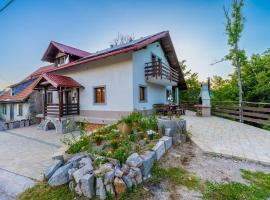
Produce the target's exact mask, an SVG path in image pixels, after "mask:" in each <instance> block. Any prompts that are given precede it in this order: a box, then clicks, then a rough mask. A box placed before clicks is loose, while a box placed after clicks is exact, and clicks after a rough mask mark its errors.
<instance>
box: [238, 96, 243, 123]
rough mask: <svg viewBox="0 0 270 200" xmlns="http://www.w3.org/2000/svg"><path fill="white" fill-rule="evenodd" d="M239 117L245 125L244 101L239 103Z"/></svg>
mask: <svg viewBox="0 0 270 200" xmlns="http://www.w3.org/2000/svg"><path fill="white" fill-rule="evenodd" d="M239 117H240V122H241V123H243V101H239Z"/></svg>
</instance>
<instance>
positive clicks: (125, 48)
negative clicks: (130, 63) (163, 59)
mask: <svg viewBox="0 0 270 200" xmlns="http://www.w3.org/2000/svg"><path fill="white" fill-rule="evenodd" d="M168 35H169V32H168V31H163V32H160V33H157V34H154V35H151V36H148V37H145V38H143V39H138V42H131V44H130V45H123V47H122V48H112V51H109V50H108V51H105V52H104V53H99V52H97V53H93V54H91V55H89V56H86V57H84V58H81V59H79V60H76V61H74V62H71V63H68V64H65V65H61V66H59V67H57V68H54V69H52V70H51V71H50V72H53V71H58V70H61V69H66V68H70V67H72V66H76V65H79V64H83V63H87V62H91V61H94V60H98V59H102V58H107V57H110V56H115V55H118V54H121V53H127V52H130V51H135V50H139V49H141V48H143V47H145V46H147V45H148V44H151V43H153V42H156V41H158V40H160V39H161V38H164V37H165V36H168ZM120 47H121V46H120Z"/></svg>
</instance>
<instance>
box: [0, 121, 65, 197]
mask: <svg viewBox="0 0 270 200" xmlns="http://www.w3.org/2000/svg"><path fill="white" fill-rule="evenodd" d="M62 138H63V134H56V133H55V131H54V130H52V131H46V132H45V131H41V130H37V127H36V126H31V127H25V128H19V129H13V130H8V131H1V132H0V180H1V181H0V199H1V200H2V199H8V200H9V199H12V198H15V195H17V194H18V193H20V192H22V191H24V190H25V189H26V188H28V187H30V186H32V185H33V184H34V182H35V180H41V179H42V174H43V172H44V171H45V170H46V169H47V167H48V166H49V165H50V164H51V163H52V160H51V156H52V154H53V153H54V152H55V151H57V149H58V148H60V147H61V145H62V142H61V139H62Z"/></svg>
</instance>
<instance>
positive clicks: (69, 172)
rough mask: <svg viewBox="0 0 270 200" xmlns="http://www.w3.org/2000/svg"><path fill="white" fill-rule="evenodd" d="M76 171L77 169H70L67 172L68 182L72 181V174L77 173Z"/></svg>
mask: <svg viewBox="0 0 270 200" xmlns="http://www.w3.org/2000/svg"><path fill="white" fill-rule="evenodd" d="M77 170H78V169H77V168H71V169H69V170H68V177H69V180H72V179H73V173H74V172H75V171H77Z"/></svg>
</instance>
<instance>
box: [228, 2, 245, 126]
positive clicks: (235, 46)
mask: <svg viewBox="0 0 270 200" xmlns="http://www.w3.org/2000/svg"><path fill="white" fill-rule="evenodd" d="M243 6H244V0H233V2H232V12H231V13H229V11H228V10H227V9H226V8H225V7H224V14H225V17H226V34H227V35H228V45H229V46H230V51H229V54H228V55H226V56H225V59H226V60H230V61H231V62H232V65H233V66H234V67H235V68H236V70H237V85H238V93H239V94H238V95H239V108H240V109H239V110H240V114H239V115H240V122H243V115H242V113H243V107H242V106H243V90H242V81H241V64H242V63H243V62H244V61H245V59H246V56H245V51H244V50H241V49H239V41H240V38H241V33H242V31H243V29H244V21H245V18H244V17H243V15H242V8H243Z"/></svg>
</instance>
